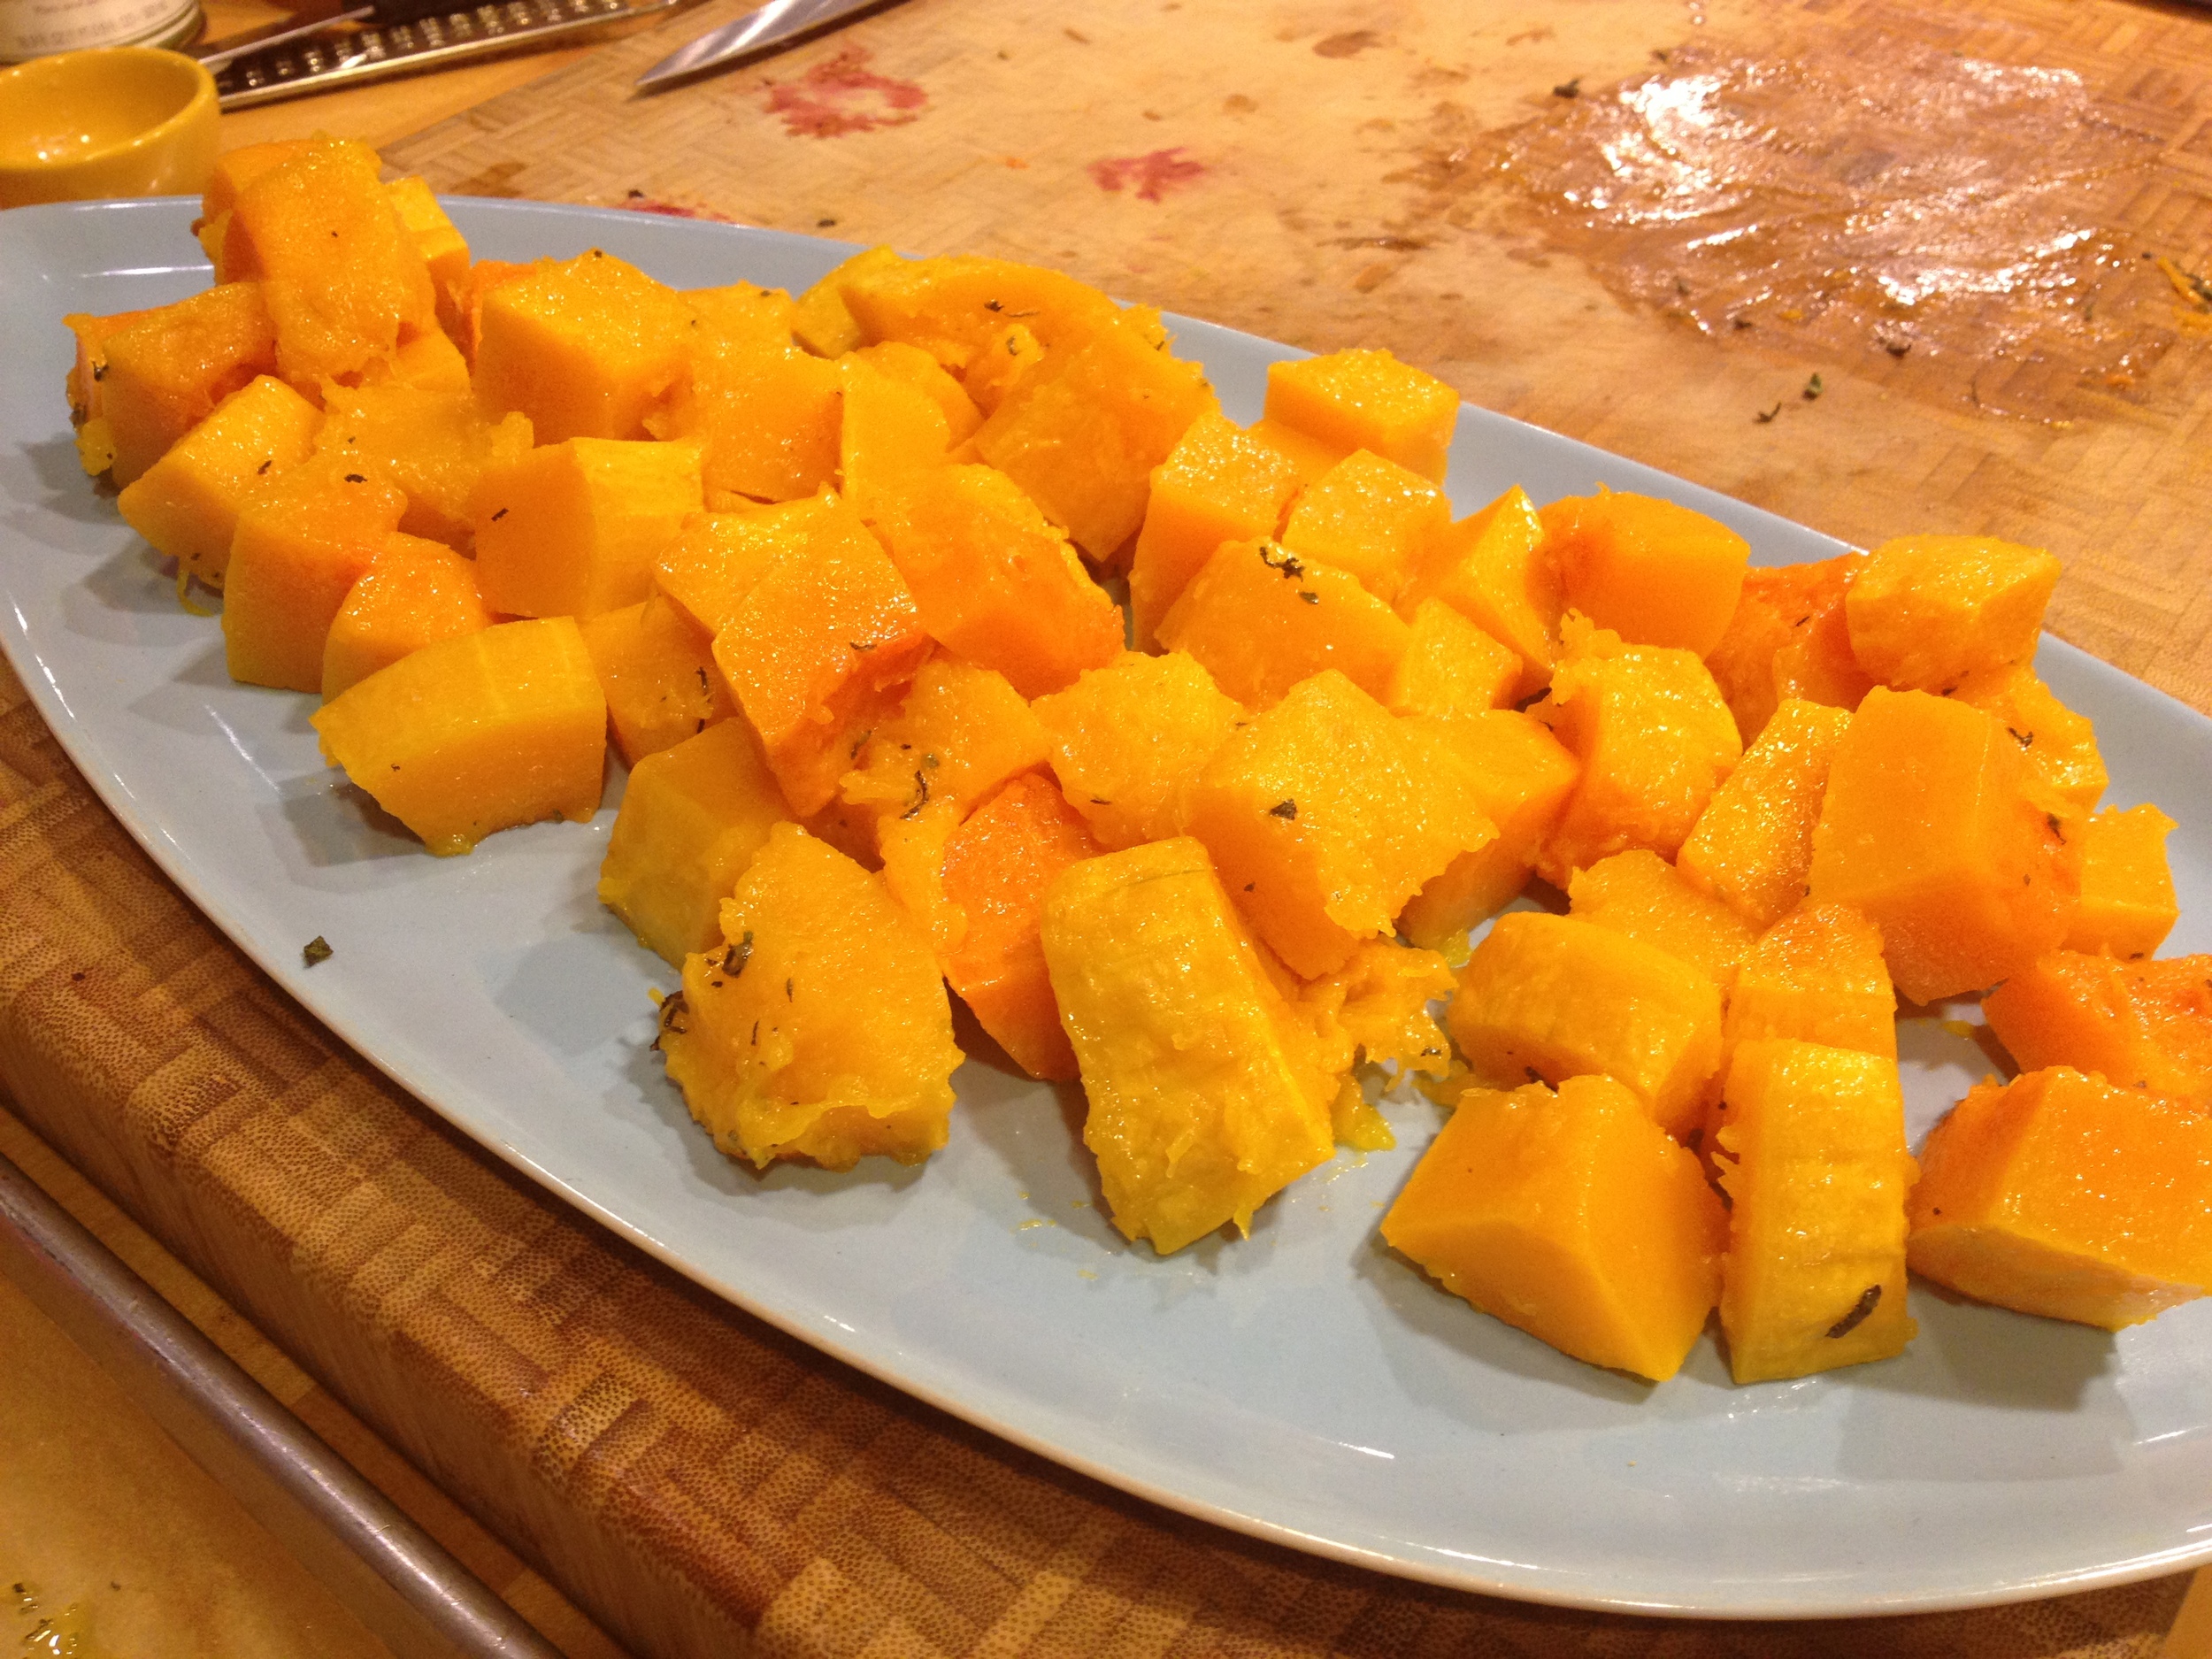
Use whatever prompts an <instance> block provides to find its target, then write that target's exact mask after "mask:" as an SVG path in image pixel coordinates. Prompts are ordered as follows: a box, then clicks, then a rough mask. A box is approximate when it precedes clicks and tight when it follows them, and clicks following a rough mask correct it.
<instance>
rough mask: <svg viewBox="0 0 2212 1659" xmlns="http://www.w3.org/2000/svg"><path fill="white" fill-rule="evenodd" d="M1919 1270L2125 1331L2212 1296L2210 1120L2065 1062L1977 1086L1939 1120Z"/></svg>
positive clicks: (1980, 1295)
mask: <svg viewBox="0 0 2212 1659" xmlns="http://www.w3.org/2000/svg"><path fill="white" fill-rule="evenodd" d="M1911 1220H1912V1234H1911V1238H1910V1240H1909V1242H1908V1244H1907V1247H1906V1249H1907V1255H1908V1256H1909V1259H1910V1261H1911V1263H1912V1268H1913V1271H1915V1272H1916V1273H1920V1274H1923V1275H1924V1276H1925V1277H1927V1278H1929V1279H1933V1280H1935V1281H1936V1283H1937V1284H1939V1285H1943V1286H1948V1287H1949V1288H1950V1289H1952V1290H1955V1291H1958V1292H1959V1293H1961V1294H1963V1295H1968V1296H1972V1297H1975V1298H1977V1299H1978V1300H1979V1301H1982V1302H1994V1303H1995V1304H1996V1305H1997V1306H1998V1307H2001V1308H2013V1309H2016V1310H2019V1311H2020V1312H2022V1313H2037V1314H2041V1315H2042V1316H2043V1317H2046V1318H2048V1319H2070V1320H2073V1321H2075V1322H2077V1323H2078V1324H2082V1325H2098V1326H2101V1327H2102V1328H2103V1329H2105V1330H2108V1331H2117V1330H2120V1329H2122V1328H2123V1327H2124V1326H2127V1325H2139V1324H2140V1323H2142V1322H2143V1321H2144V1320H2146V1319H2151V1318H2155V1317H2157V1316H2158V1315H2159V1314H2161V1313H2163V1312H2164V1311H2165V1310H2167V1309H2169V1308H2171V1307H2174V1306H2177V1305H2178V1304H2179V1303H2181V1302H2191V1301H2193V1300H2195V1299H2196V1298H2197V1297H2199V1296H2201V1295H2203V1294H2205V1293H2206V1292H2207V1291H2208V1290H2212V1118H2208V1117H2206V1116H2205V1115H2204V1114H2203V1113H2201V1112H2199V1111H2195V1110H2191V1109H2190V1108H2188V1107H2185V1106H2180V1105H2177V1104H2175V1103H2173V1102H2169V1101H2164V1100H2160V1099H2156V1098H2154V1097H2150V1096H2147V1095H2143V1094H2137V1093H2135V1092H2134V1091H2132V1090H2130V1089H2125V1088H2122V1087H2117V1086H2116V1085H2114V1084H2111V1083H2108V1082H2106V1081H2105V1080H2104V1079H2101V1078H2096V1077H2084V1076H2083V1075H2082V1074H2081V1073H2080V1072H2078V1071H2070V1070H2068V1069H2066V1068H2065V1067H2062V1066H2059V1067H2053V1068H2051V1069H2049V1070H2047V1071H2031V1072H2028V1073H2027V1074H2026V1075H2024V1076H2022V1077H2019V1078H2016V1079H2014V1080H2013V1081H2012V1082H2011V1083H2009V1084H2007V1085H2005V1086H2003V1087H1999V1086H1998V1085H1997V1084H1996V1083H1994V1082H1988V1083H1984V1084H1982V1085H1981V1086H1980V1087H1978V1088H1976V1089H1974V1090H1973V1091H1972V1092H1971V1093H1970V1094H1968V1095H1967V1097H1966V1098H1965V1099H1964V1100H1962V1101H1961V1102H1959V1103H1958V1105H1957V1106H1956V1107H1955V1109H1954V1110H1952V1112H1951V1115H1950V1116H1949V1117H1947V1118H1945V1119H1944V1120H1943V1121H1942V1122H1941V1123H1939V1124H1938V1125H1936V1127H1935V1132H1934V1133H1932V1134H1931V1135H1930V1136H1929V1137H1928V1142H1927V1146H1926V1148H1924V1150H1923V1152H1922V1154H1921V1173H1920V1184H1919V1185H1918V1186H1917V1187H1915V1188H1914V1189H1913V1194H1912V1208H1911Z"/></svg>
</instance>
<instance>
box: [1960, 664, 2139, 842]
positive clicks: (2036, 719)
mask: <svg viewBox="0 0 2212 1659" xmlns="http://www.w3.org/2000/svg"><path fill="white" fill-rule="evenodd" d="M1950 695H1953V696H1955V697H1956V698H1957V699H1958V700H1959V701H1960V702H1961V703H1966V704H1968V705H1969V706H1970V707H1972V708H1977V709H1979V710H1981V711H1982V712H1983V713H1984V714H1986V715H1988V716H1989V717H1990V718H1992V719H1993V720H1995V721H1996V722H1997V723H1998V724H1999V725H2000V726H2003V727H2004V728H2005V734H2006V735H2007V736H2008V737H2009V738H2011V739H2012V741H2014V742H2016V743H2017V744H2018V745H2019V746H2020V752H2021V754H2022V755H2023V756H2024V757H2025V758H2026V760H2027V763H2028V770H2029V771H2030V772H2032V773H2033V774H2034V775H2035V776H2036V778H2038V779H2039V780H2040V781H2041V782H2042V783H2043V784H2044V786H2045V787H2047V788H2048V789H2049V790H2050V792H2051V793H2052V794H2053V795H2056V796H2057V797H2058V798H2059V799H2060V800H2061V801H2062V802H2064V803H2066V807H2065V808H2062V809H2061V816H2062V817H2067V818H2070V817H2072V816H2074V814H2075V813H2081V814H2087V813H2090V812H2093V811H2095V810H2096V807H2097V802H2098V800H2099V798H2100V797H2101V796H2102V795H2103V794H2104V791H2105V785H2106V784H2108V783H2109V782H2110V781H2111V778H2110V775H2109V774H2108V772H2106V771H2105V765H2104V757H2103V756H2102V755H2101V754H2100V753H2099V752H2098V750H2097V732H2096V728H2095V727H2094V726H2092V725H2090V723H2089V722H2088V720H2086V719H2085V718H2083V717H2082V716H2080V715H2078V714H2076V713H2075V712H2074V711H2073V710H2071V709H2070V708H2068V707H2067V706H2066V705H2065V704H2064V703H2061V702H2060V701H2059V700H2058V699H2057V698H2056V697H2055V696H2053V695H2051V688H2050V687H2048V686H2047V685H2045V684H2044V683H2043V682H2042V681H2041V680H2038V679H2037V678H2036V677H2035V673H2034V671H2033V670H2032V669H2028V668H2024V667H2022V666H2020V665H2019V664H2006V665H2005V666H2003V667H2001V668H1984V669H1979V670H1977V671H1976V672H1973V673H1970V674H1969V675H1967V676H1966V678H1965V679H1963V680H1960V681H1959V682H1958V685H1957V687H1956V688H1955V690H1954V691H1953V692H1952V693H1951V694H1950ZM2068 809H2070V810H2068Z"/></svg>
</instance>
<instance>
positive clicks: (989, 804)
mask: <svg viewBox="0 0 2212 1659" xmlns="http://www.w3.org/2000/svg"><path fill="white" fill-rule="evenodd" d="M1101 850H1102V849H1101V848H1100V847H1099V844H1098V843H1097V842H1096V841H1094V840H1092V839H1091V833H1090V831H1089V829H1088V828H1087V827H1086V826H1085V825H1084V822H1083V820H1082V818H1080V817H1079V816H1078V815H1077V813H1076V812H1075V810H1073V809H1072V808H1071V807H1070V806H1069V805H1068V803H1067V802H1066V801H1065V800H1064V798H1063V797H1062V795H1061V794H1060V791H1059V790H1058V789H1056V788H1055V787H1053V784H1052V780H1050V779H1048V778H1046V777H1043V776H1042V775H1041V774H1039V773H1037V772H1025V773H1024V774H1023V775H1022V776H1021V777H1018V778H1016V779H1014V780H1012V781H1011V782H1010V783H1008V784H1007V785H1006V786H1005V787H1003V788H1002V789H1001V790H1000V791H999V792H998V793H997V794H996V795H993V796H992V797H991V798H990V799H989V800H988V801H986V802H985V803H983V804H982V805H981V806H979V807H978V808H976V810H974V811H973V812H972V813H971V814H969V816H968V818H967V820H966V822H964V823H963V824H962V825H961V826H960V827H959V828H958V829H957V830H956V831H954V832H953V833H952V835H951V837H950V838H949V840H948V841H946V842H945V853H944V894H945V899H946V902H949V903H950V904H955V905H957V906H958V907H959V909H960V911H961V914H962V916H963V918H964V920H965V922H966V925H967V926H966V931H965V933H964V935H963V936H962V938H961V941H960V943H959V945H958V946H957V948H956V949H953V950H952V951H951V952H949V954H945V955H943V956H941V962H942V964H943V966H944V970H945V978H946V979H947V980H948V981H949V983H950V984H951V986H952V988H953V989H954V990H955V991H956V992H958V993H959V995H960V1000H961V1001H962V1002H965V1003H966V1004H967V1005H968V1007H969V1008H970V1009H971V1010H972V1011H973V1012H974V1014H975V1017H976V1019H977V1020H978V1022H979V1023H980V1024H981V1025H982V1027H983V1029H984V1030H986V1031H987V1032H989V1033H991V1035H992V1037H993V1038H995V1040H996V1041H997V1042H998V1045H999V1047H1000V1048H1003V1049H1005V1050H1006V1052H1007V1054H1008V1055H1009V1056H1011V1057H1012V1059H1013V1062H1014V1064H1016V1065H1018V1066H1019V1067H1021V1069H1022V1070H1023V1071H1026V1072H1028V1073H1029V1075H1030V1076H1032V1077H1034V1078H1043V1079H1048V1080H1051V1081H1055V1082H1065V1081H1071V1080H1072V1079H1074V1077H1075V1076H1076V1073H1077V1067H1076V1063H1075V1050H1074V1048H1071V1046H1070V1045H1069V1042H1068V1035H1067V1033H1066V1032H1065V1031H1064V1030H1062V1029H1061V1025H1060V1005H1059V1003H1058V1002H1056V1001H1055V1000H1054V999H1053V995H1052V978H1051V975H1050V973H1049V972H1048V971H1047V969H1046V967H1045V953H1044V942H1043V938H1042V935H1041V927H1042V924H1043V917H1044V897H1045V892H1046V890H1047V889H1048V888H1049V887H1051V886H1052V884H1053V882H1054V881H1056V879H1058V878H1059V876H1060V872H1062V871H1064V870H1065V869H1067V868H1068V867H1069V866H1070V865H1071V864H1079V863H1081V862H1082V861H1083V860H1084V859H1086V858H1095V857H1096V856H1098V855H1099V853H1100V851H1101Z"/></svg>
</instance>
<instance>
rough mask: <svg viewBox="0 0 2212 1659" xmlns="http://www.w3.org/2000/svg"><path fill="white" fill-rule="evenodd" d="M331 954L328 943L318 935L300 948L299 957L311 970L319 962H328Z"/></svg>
mask: <svg viewBox="0 0 2212 1659" xmlns="http://www.w3.org/2000/svg"><path fill="white" fill-rule="evenodd" d="M333 954H334V953H333V952H332V950H331V949H330V941H328V940H327V939H325V938H324V937H323V936H322V935H321V934H320V933H318V934H316V935H315V936H314V938H312V939H311V940H309V941H307V942H306V943H305V944H304V945H303V946H301V947H300V957H301V959H302V960H303V961H304V962H305V963H306V964H307V965H308V966H309V967H313V966H314V965H315V964H317V963H319V962H328V961H329V960H330V958H331V956H332V955H333Z"/></svg>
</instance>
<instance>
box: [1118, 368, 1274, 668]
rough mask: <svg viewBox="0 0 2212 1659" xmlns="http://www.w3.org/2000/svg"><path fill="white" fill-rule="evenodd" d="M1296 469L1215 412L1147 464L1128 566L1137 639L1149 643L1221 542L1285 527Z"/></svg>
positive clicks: (1264, 537)
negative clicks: (1146, 486)
mask: <svg viewBox="0 0 2212 1659" xmlns="http://www.w3.org/2000/svg"><path fill="white" fill-rule="evenodd" d="M1298 485H1299V478H1298V472H1297V469H1296V468H1295V467H1294V466H1293V465H1291V463H1290V462H1289V460H1288V459H1287V458H1286V457H1284V456H1283V455H1282V453H1281V452H1280V451H1279V450H1277V449H1273V448H1272V447H1271V446H1270V445H1268V444H1265V443H1263V442H1260V441H1259V440H1258V439H1257V438H1255V437H1254V436H1252V434H1249V433H1248V432H1247V431H1246V430H1245V429H1244V428H1243V427H1241V426H1238V425H1237V424H1236V423H1235V422H1234V421H1233V420H1231V419H1229V418H1228V417H1227V416H1226V415H1224V414H1223V413H1222V412H1221V411H1219V410H1217V409H1210V410H1208V411H1205V412H1204V413H1203V414H1202V415H1200V416H1199V417H1198V419H1195V420H1194V421H1192V422H1191V424H1190V425H1189V426H1187V427H1186V428H1185V429H1184V432H1183V435H1182V437H1181V438H1180V439H1179V440H1178V441H1177V442H1176V445H1175V448H1174V449H1171V450H1170V451H1169V452H1168V457H1167V459H1166V460H1164V461H1163V462H1161V463H1160V465H1157V466H1156V467H1154V468H1153V469H1152V488H1151V492H1150V494H1149V495H1148V496H1147V497H1146V501H1145V510H1144V524H1143V526H1142V527H1141V529H1140V530H1139V531H1138V533H1137V547H1136V552H1135V554H1134V556H1133V559H1132V562H1131V564H1130V566H1129V611H1130V618H1131V622H1132V625H1133V627H1134V630H1135V634H1136V640H1137V643H1138V644H1139V645H1141V646H1148V645H1150V644H1151V643H1152V642H1153V641H1154V640H1155V639H1156V638H1157V637H1158V634H1159V627H1160V622H1161V619H1162V618H1164V617H1165V616H1166V615H1167V611H1168V607H1169V606H1170V605H1171V604H1173V603H1175V601H1176V600H1177V598H1178V597H1179V596H1180V595H1181V594H1182V591H1183V589H1184V588H1187V587H1188V586H1189V585H1190V580H1191V578H1192V577H1194V576H1195V575H1197V574H1198V572H1200V571H1201V570H1202V569H1203V568H1204V567H1205V564H1206V561H1207V560H1208V559H1210V558H1211V557H1213V556H1214V550H1215V549H1217V548H1218V547H1219V546H1220V545H1221V544H1222V543H1223V542H1224V541H1268V540H1270V539H1271V538H1272V537H1273V536H1274V535H1275V534H1276V533H1277V532H1279V530H1280V529H1281V528H1282V526H1283V515H1284V513H1285V512H1286V511H1288V510H1289V506H1290V499H1291V497H1292V496H1293V495H1295V494H1297V491H1298Z"/></svg>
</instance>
